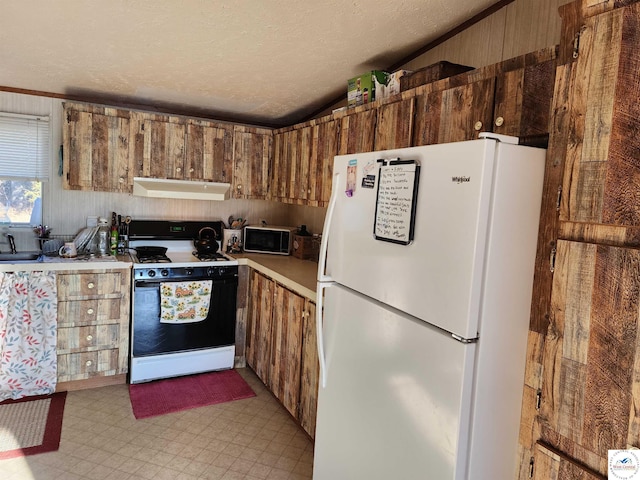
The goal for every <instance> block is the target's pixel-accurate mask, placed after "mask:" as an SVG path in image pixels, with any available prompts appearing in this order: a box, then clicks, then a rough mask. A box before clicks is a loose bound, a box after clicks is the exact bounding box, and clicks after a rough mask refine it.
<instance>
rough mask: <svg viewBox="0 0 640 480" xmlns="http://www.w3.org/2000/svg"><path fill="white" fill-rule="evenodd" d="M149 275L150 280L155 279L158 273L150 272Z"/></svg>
mask: <svg viewBox="0 0 640 480" xmlns="http://www.w3.org/2000/svg"><path fill="white" fill-rule="evenodd" d="M148 275H149V278H153V277H155V276H156V271H155V270H149V273H148Z"/></svg>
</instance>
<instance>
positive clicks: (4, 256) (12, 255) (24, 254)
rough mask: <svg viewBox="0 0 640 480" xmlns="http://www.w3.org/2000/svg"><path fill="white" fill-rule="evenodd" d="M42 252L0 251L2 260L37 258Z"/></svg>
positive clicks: (13, 260)
mask: <svg viewBox="0 0 640 480" xmlns="http://www.w3.org/2000/svg"><path fill="white" fill-rule="evenodd" d="M39 256H40V252H18V253H0V262H8V263H11V262H20V261H25V260H26V261H28V260H37V259H38V257H39Z"/></svg>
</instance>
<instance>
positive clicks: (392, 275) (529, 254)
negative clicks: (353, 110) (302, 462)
mask: <svg viewBox="0 0 640 480" xmlns="http://www.w3.org/2000/svg"><path fill="white" fill-rule="evenodd" d="M481 136H482V138H481V139H479V140H472V141H466V142H457V143H451V144H439V145H429V146H425V147H412V148H405V149H399V150H389V151H381V152H368V153H362V154H354V155H342V156H337V157H335V161H334V167H333V191H332V195H331V200H330V204H329V207H328V209H327V216H326V219H325V226H324V232H323V239H322V246H321V255H320V262H319V269H318V289H317V313H318V322H317V326H318V353H319V357H320V387H319V392H318V410H317V426H316V438H315V453H314V468H313V478H314V480H340V479H345V480H347V479H348V480H357V479H367V480H375V479H381V480H383V479H384V480H388V479H391V478H393V479H407V480H414V479H427V480H430V479H432V480H454V479H455V480H463V479H464V480H496V479H501V480H503V479H505V480H506V479H509V478H515V476H516V473H515V472H516V460H517V450H518V431H519V425H520V410H521V401H522V392H523V384H524V367H525V357H526V348H527V333H528V325H529V312H530V306H531V296H532V286H533V272H534V260H535V252H536V242H537V233H538V223H539V215H540V203H541V194H542V184H543V175H544V163H545V153H546V151H545V150H544V149H537V148H531V147H525V146H520V145H518V144H517V139H516V138H513V137H505V136H498V135H493V134H481Z"/></svg>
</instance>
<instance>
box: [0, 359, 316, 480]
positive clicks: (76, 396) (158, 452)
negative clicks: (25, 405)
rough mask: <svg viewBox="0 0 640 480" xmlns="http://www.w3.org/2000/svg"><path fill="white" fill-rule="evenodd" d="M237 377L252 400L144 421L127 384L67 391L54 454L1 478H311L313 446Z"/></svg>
mask: <svg viewBox="0 0 640 480" xmlns="http://www.w3.org/2000/svg"><path fill="white" fill-rule="evenodd" d="M238 372H239V373H240V374H241V375H242V376H243V377H244V378H245V379H246V380H247V382H248V383H249V385H251V388H253V391H254V392H256V397H253V398H248V399H244V400H237V401H234V402H228V403H223V404H219V405H211V406H207V407H201V408H196V409H192V410H187V411H184V412H178V413H172V414H168V415H162V416H159V417H154V418H149V419H144V420H136V419H135V418H134V416H133V413H132V411H131V404H130V402H129V393H128V387H127V385H116V386H110V387H102V388H96V389H91V390H83V391H77V392H69V393H68V395H67V401H66V405H65V412H64V419H63V423H62V437H61V441H60V449H59V450H58V451H57V452H50V453H42V454H39V455H32V456H28V457H22V458H15V459H10V460H0V479H2V480H50V479H60V480H79V479H95V480H102V479H109V480H111V479H113V480H138V479H147V480H151V479H152V480H163V479H171V480H195V479H221V480H236V479H247V480H258V479H267V480H273V479H294V480H297V479H310V478H311V473H312V464H313V445H312V442H311V440H309V438H308V437H307V435H306V434H305V433H304V431H303V430H302V429H301V428H300V427H299V426H298V425H297V424H296V423H295V422H294V421H293V419H292V418H291V417H290V415H289V414H288V413H287V411H286V410H285V409H284V408H283V407H282V406H281V405H280V404H279V403H278V401H277V400H275V398H274V397H273V396H272V395H271V394H270V393H269V392H268V391H267V390H266V388H265V387H264V385H263V384H262V382H260V380H259V379H258V378H257V377H256V376H255V374H254V373H253V372H252V371H251V370H249V369H238Z"/></svg>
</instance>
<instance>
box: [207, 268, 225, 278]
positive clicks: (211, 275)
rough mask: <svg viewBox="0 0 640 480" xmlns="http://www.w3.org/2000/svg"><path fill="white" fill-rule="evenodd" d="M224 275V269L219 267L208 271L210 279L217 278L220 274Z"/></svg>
mask: <svg viewBox="0 0 640 480" xmlns="http://www.w3.org/2000/svg"><path fill="white" fill-rule="evenodd" d="M220 273H222V268H220V267H218V268H213V267H209V268H208V269H207V276H208V277H215V276H216V274H220Z"/></svg>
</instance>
